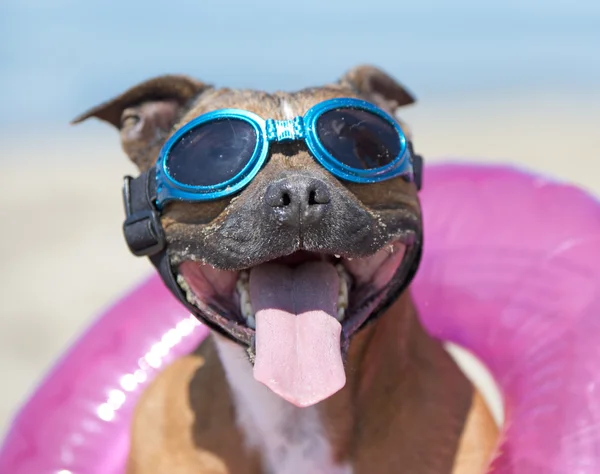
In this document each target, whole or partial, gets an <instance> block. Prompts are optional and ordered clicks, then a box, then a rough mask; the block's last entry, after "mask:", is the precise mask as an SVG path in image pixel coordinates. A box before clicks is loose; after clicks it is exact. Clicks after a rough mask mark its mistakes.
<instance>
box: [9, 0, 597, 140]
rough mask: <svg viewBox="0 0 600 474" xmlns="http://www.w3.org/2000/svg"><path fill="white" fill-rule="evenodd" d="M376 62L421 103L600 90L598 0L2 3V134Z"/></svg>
mask: <svg viewBox="0 0 600 474" xmlns="http://www.w3.org/2000/svg"><path fill="white" fill-rule="evenodd" d="M359 63H371V64H375V65H378V66H380V67H382V68H384V69H385V70H387V71H388V72H390V73H391V74H392V75H394V76H395V77H397V78H398V79H399V80H400V81H401V82H403V83H404V84H405V85H407V86H408V88H409V89H410V90H413V91H417V92H418V93H417V96H418V97H419V99H421V100H422V99H423V98H427V99H428V100H438V101H449V100H454V101H457V100H458V101H460V100H463V99H465V98H472V97H486V96H490V95H496V96H503V95H506V96H513V95H515V94H517V95H518V94H522V95H527V94H530V93H546V94H564V95H569V94H580V95H585V94H588V93H590V92H598V90H599V89H600V1H598V0H581V1H567V0H505V1H503V2H494V1H486V2H483V1H481V0H457V1H444V0H418V1H413V2H406V1H399V0H368V1H362V0H361V1H357V0H297V1H296V2H282V1H277V0H264V1H259V0H254V1H249V0H219V1H216V0H195V1H191V0H177V1H173V0H171V1H168V2H167V1H151V0H146V1H142V0H127V1H124V0H102V1H97V0H86V1H81V0H0V104H1V105H0V130H4V131H5V132H6V131H10V130H12V129H15V128H19V129H22V127H24V126H31V125H33V124H42V125H51V124H53V123H66V122H68V121H69V120H70V119H71V118H73V117H74V116H75V115H77V114H79V113H80V112H82V111H83V110H85V109H87V108H88V107H90V106H92V105H96V104H97V103H99V102H102V101H104V100H106V99H108V98H110V97H111V96H113V95H116V94H118V93H120V92H122V91H123V90H124V89H126V88H128V87H130V86H132V85H134V84H135V83H137V82H139V81H142V80H144V79H147V78H149V77H151V76H155V75H159V74H164V73H184V74H189V75H192V76H195V77H197V78H198V79H201V80H203V81H205V82H209V83H213V84H217V85H227V86H231V87H249V88H260V89H266V90H276V89H282V90H293V89H296V88H300V87H305V86H309V85H313V84H321V83H324V82H329V81H333V80H336V79H337V78H338V77H339V76H340V75H342V74H343V73H344V72H345V71H346V70H347V69H349V68H351V67H352V66H354V65H356V64H359Z"/></svg>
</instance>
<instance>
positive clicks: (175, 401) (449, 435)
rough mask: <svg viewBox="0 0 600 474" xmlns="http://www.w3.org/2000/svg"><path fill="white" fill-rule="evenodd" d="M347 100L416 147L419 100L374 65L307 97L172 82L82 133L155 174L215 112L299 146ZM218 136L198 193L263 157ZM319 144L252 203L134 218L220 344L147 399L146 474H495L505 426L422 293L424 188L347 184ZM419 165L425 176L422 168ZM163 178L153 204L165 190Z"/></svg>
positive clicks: (221, 199)
mask: <svg viewBox="0 0 600 474" xmlns="http://www.w3.org/2000/svg"><path fill="white" fill-rule="evenodd" d="M337 99H343V100H347V99H354V100H360V101H364V102H366V103H368V104H372V105H373V106H375V107H377V108H378V110H382V111H384V112H385V113H387V114H388V115H389V117H392V119H393V120H395V121H396V123H397V124H398V125H399V127H400V128H401V129H402V130H403V132H404V134H405V137H406V140H407V141H408V142H410V138H411V137H410V133H409V132H408V129H407V127H406V124H404V123H403V122H401V121H400V119H399V118H398V111H399V109H400V108H402V107H404V106H407V105H409V104H412V103H413V102H415V99H414V97H413V95H412V94H411V93H410V92H409V91H408V90H407V89H406V88H405V87H404V86H402V85H401V84H400V83H398V82H397V81H396V80H395V79H394V78H393V77H391V76H390V75H388V74H387V73H386V72H384V71H382V70H381V69H379V68H376V67H373V66H358V67H355V68H354V69H352V70H350V71H349V72H347V73H346V74H344V75H343V76H342V77H341V78H340V79H339V80H338V81H336V82H334V83H331V84H327V85H324V86H322V87H312V88H307V89H303V90H300V91H298V92H295V93H284V92H275V93H266V92H261V91H255V90H234V89H227V88H217V87H214V86H212V85H208V84H205V83H203V82H200V81H197V80H195V79H192V78H190V77H186V76H177V75H167V76H161V77H157V78H154V79H150V80H148V81H146V82H143V83H141V84H139V85H137V86H135V87H133V88H131V89H129V90H127V91H126V92H124V93H123V94H121V95H119V96H118V97H116V98H114V99H112V100H109V101H108V102H105V103H103V104H101V105H99V106H97V107H94V108H93V109H91V110H89V111H88V112H86V113H84V114H83V115H81V116H80V117H78V118H77V119H76V120H75V121H74V122H76V123H77V122H81V121H83V120H86V119H88V118H91V117H96V118H98V119H101V120H104V121H106V122H108V123H110V124H111V125H113V126H114V127H116V128H117V129H118V130H119V131H120V137H121V143H122V147H123V150H124V151H125V153H126V154H127V155H128V157H129V158H130V159H131V160H132V161H133V163H135V165H137V168H139V170H140V172H141V173H142V174H144V173H146V174H148V173H150V172H151V170H153V169H154V168H155V167H156V163H157V160H158V159H160V158H159V157H160V156H162V154H163V153H164V147H165V144H166V143H167V142H168V140H170V139H172V137H173V136H174V135H175V134H177V133H180V134H181V133H182V130H184V129H185V127H186V126H188V124H190V123H192V122H194V120H197V119H198V118H199V117H206V116H207V115H206V114H210V113H214V112H215V111H222V110H231V109H235V110H242V111H247V112H250V113H251V114H255V115H256V116H259V117H262V118H264V119H265V120H266V119H272V122H271V124H275V125H272V126H275V129H276V134H277V136H278V137H279V135H281V136H282V137H284V136H285V133H288V132H289V133H292V134H293V133H296V132H290V130H291V128H290V127H292V125H290V124H292V123H296V122H293V120H295V118H296V117H303V116H305V114H307V112H309V111H310V110H312V108H313V107H315V106H316V104H321V103H331V102H327V101H332V100H334V101H335V100H337ZM311 113H312V112H311ZM309 115H310V114H309ZM220 123H225V124H227V123H228V122H227V121H225V122H220ZM335 123H337V122H335ZM335 123H334V122H331V123H329V122H327V123H326V126H327V127H329V129H328V133H330V134H331V135H330V136H329V138H327V137H325V138H327V139H331V140H341V139H340V138H339V137H340V136H342V134H343V133H345V132H344V130H345V129H344V128H343V127H342V128H339V127H338V128H335V127H336V126H337V125H335ZM355 125H356V126H358V127H359V128H360V126H361V125H360V123H358V122H357V123H356V124H355ZM355 125H352V126H350V127H349V128H350V132H349V133H354V132H355V131H356V130H357V129H356V127H355ZM223 126H229V125H223ZM237 126H238V125H236V127H237ZM286 127H287V128H286ZM352 127H355V128H354V131H353V129H352ZM243 128H244V126H241V125H240V129H243ZM275 129H274V130H275ZM340 130H341V131H340ZM209 132H210V133H212V132H211V130H210V129H206V130H205V131H202V132H201V133H204V134H205V135H206V137H204V138H202V140H205V141H204V142H202V144H203V145H202V148H194V150H195V152H194V153H196V154H195V155H194V154H193V156H192V155H190V156H192V158H191V159H192V160H196V161H194V166H195V168H193V169H194V170H196V169H197V170H199V171H198V172H197V173H196V171H194V173H196V174H198V176H197V179H198V180H199V181H198V182H200V181H202V180H205V179H208V178H207V177H209V176H211V175H212V174H214V173H215V171H214V170H213V169H212V168H210V167H211V166H217V164H214V165H213V163H217V162H216V161H215V160H217V158H216V157H215V156H216V154H219V157H221V156H222V155H221V154H220V153H230V152H228V151H225V152H223V150H226V149H227V147H230V146H234V145H235V146H238V145H239V146H240V147H244V146H247V143H249V142H248V140H249V139H248V136H250V135H243V136H241V135H242V132H240V130H236V129H235V127H233V126H231V130H230V131H227V132H225V131H221V132H219V133H229V135H227V136H232V137H235V143H233V141H234V139H233V138H232V139H231V140H229V141H231V142H232V143H229V141H228V140H219V139H217V140H213V141H210V139H209V138H207V137H208V135H209V134H210V133H209ZM379 132H381V130H379V129H378V133H379ZM186 133H187V132H186ZM215 133H216V132H215ZM243 133H246V132H245V131H244V132H243ZM273 133H275V132H273ZM358 133H363V132H358ZM365 133H366V132H365ZM232 134H233V135H232ZM363 135H364V134H363ZM181 136H182V137H184V138H182V140H186V138H185V133H184V134H183V135H181ZM223 136H225V135H223ZM218 137H219V135H217V138H218ZM288 138H289V136H288ZM325 138H323V137H321V139H322V140H323V141H325ZM190 140H191V141H193V140H194V138H190ZM252 140H254V139H250V141H252ZM360 140H362V141H361V142H360V143H359V145H360V146H363V145H364V146H366V147H367V148H368V147H369V146H371V145H372V142H368V140H371V139H370V138H364V137H363V138H360ZM238 142H239V143H238ZM363 142H364V143H363ZM199 143H200V142H199ZM252 143H254V142H252ZM307 143H308V141H307V142H303V141H302V140H279V141H274V142H272V143H271V144H270V146H269V148H268V153H267V155H266V156H265V157H264V164H262V165H261V167H260V169H258V170H257V171H256V175H255V176H253V177H252V179H251V180H249V182H248V183H246V184H245V185H244V186H243V187H241V188H240V189H239V190H237V191H236V192H231V193H230V194H226V195H222V196H221V195H219V196H217V197H215V198H214V199H209V198H204V197H203V198H202V199H203V200H199V201H198V200H196V201H194V200H188V199H171V200H169V201H168V202H165V204H164V206H163V207H162V208H161V209H160V212H157V211H156V209H154V207H153V206H154V204H153V202H154V199H155V196H154V195H152V196H151V197H150V198H148V195H147V194H146V195H145V196H146V198H148V199H149V202H150V201H151V202H150V204H149V206H150V207H151V208H152V209H153V210H152V211H151V212H150V214H143V216H146V217H147V216H148V215H153V216H154V221H152V220H151V219H150V220H143V219H145V217H144V218H143V219H142V218H139V219H138V218H131V216H134V214H135V212H133V211H131V209H130V211H131V212H129V211H128V212H129V214H128V215H129V222H127V221H126V226H127V225H128V226H129V227H128V229H130V230H131V229H133V228H134V226H135V225H137V224H140V222H141V224H143V225H142V227H143V229H142V227H139V228H137V230H135V232H134V234H135V235H134V236H133V237H131V236H130V241H132V240H133V241H136V242H138V244H139V241H140V239H141V240H144V239H145V237H144V238H142V237H140V235H141V234H140V232H142V233H143V232H145V233H146V234H144V235H146V236H148V235H149V236H150V237H151V238H150V240H152V242H150V243H149V244H148V245H147V246H146V247H147V248H150V247H152V248H153V249H154V250H153V251H154V252H155V254H154V257H151V259H152V258H153V259H154V260H153V263H154V264H155V265H156V266H157V268H158V269H159V271H160V272H161V275H162V276H163V279H165V282H166V283H167V284H168V286H169V287H170V288H171V290H172V291H173V292H174V294H176V296H178V297H179V298H180V299H181V300H182V302H183V303H184V304H186V305H187V306H188V307H189V308H191V310H192V311H193V312H194V314H196V315H197V316H198V317H199V318H200V319H201V320H202V321H203V322H205V323H206V324H208V325H209V327H210V328H211V329H212V332H211V336H210V337H209V338H207V340H206V341H205V342H203V343H202V344H201V345H200V346H199V347H198V348H197V350H196V351H195V352H194V353H193V354H190V355H188V356H186V357H183V358H181V359H179V360H177V361H175V362H174V363H173V364H171V365H170V366H169V367H167V368H165V369H164V370H163V371H162V372H161V373H160V374H159V375H158V376H157V378H156V379H155V380H154V381H153V382H152V384H151V385H150V386H149V387H148V388H147V389H146V390H145V392H144V393H143V395H142V396H141V399H140V400H139V402H138V404H137V407H136V410H135V414H134V419H133V422H132V428H131V447H130V453H129V459H128V466H127V472H128V473H129V474H225V473H229V474H259V473H274V474H296V473H298V474H300V473H301V474H308V473H310V474H318V473H323V474H325V473H327V474H333V473H335V474H342V473H343V474H384V473H394V474H398V473H408V474H433V473H435V474H442V473H448V474H450V473H451V474H476V473H482V472H484V471H485V469H486V466H487V465H488V463H489V461H490V456H491V454H492V453H493V449H494V447H495V444H496V441H497V437H498V429H497V426H496V424H495V422H494V421H493V419H492V417H491V414H490V412H489V410H488V407H487V405H486V403H485V401H484V400H483V398H482V396H481V394H480V393H479V392H478V391H477V389H476V388H475V387H474V386H473V385H472V384H471V383H470V382H469V380H468V379H467V378H466V377H465V375H464V374H463V373H462V372H461V370H460V369H459V367H458V366H457V365H456V363H455V362H454V360H453V359H452V358H451V357H450V356H449V354H448V353H447V352H446V351H445V350H444V347H443V344H442V342H441V341H439V340H436V339H434V338H432V337H431V336H429V335H428V334H427V332H426V331H425V330H424V329H423V327H422V326H421V324H420V322H419V317H418V314H417V312H416V310H415V305H414V304H413V301H412V299H411V295H410V285H409V283H410V280H411V278H412V275H413V274H414V272H415V271H416V268H417V266H418V261H419V258H420V253H421V247H422V220H421V209H420V204H419V199H418V184H419V183H418V182H417V180H415V179H410V178H409V179H407V178H406V176H395V177H392V178H389V179H384V180H380V181H377V180H371V181H370V182H368V180H365V182H356V181H352V180H348V179H340V178H339V176H336V175H335V173H334V172H330V171H331V170H330V169H328V168H327V166H324V165H323V163H325V162H324V161H322V162H320V161H319V160H317V159H315V153H314V152H313V151H311V149H310V146H308V145H307ZM185 146H187V145H185ZM248 146H249V145H248ZM255 146H256V145H255ZM336 146H337V145H336ZM376 146H379V145H376ZM409 148H410V146H409ZM240 149H241V148H240ZM171 150H172V148H171ZM236 150H237V148H236ZM354 152H356V150H354V151H353V153H354ZM235 153H238V152H237V151H236V152H235ZM235 153H234V154H233V155H231V156H232V158H231V159H234V160H235V159H236V158H235V156H237V155H235ZM240 153H241V152H240ZM356 153H363V151H360V150H359V152H356ZM365 153H366V152H365ZM325 155H326V153H324V156H325ZM177 156H181V158H180V159H181V160H184V159H187V158H185V157H186V156H187V155H185V153H183V154H181V155H177ZM227 156H230V155H227ZM361 156H362V155H361ZM178 159H179V158H178ZM202 160H204V161H202ZM410 160H412V161H411V162H412V164H413V167H416V163H415V161H414V153H413V154H412V155H411V157H410ZM234 164H235V163H234ZM169 166H171V167H173V168H175V166H176V165H175V164H171V165H169ZM186 166H187V165H186ZM219 166H220V165H219ZM232 166H233V165H232ZM336 166H337V165H336ZM189 169H191V168H189ZM336 169H337V172H339V173H341V172H342V171H339V169H338V168H336ZM340 169H341V168H340ZM173 173H175V171H173ZM144 176H145V175H144ZM148 176H150V177H149V178H148V179H147V181H145V182H144V183H145V184H144V183H143V185H142V188H143V187H144V186H146V185H148V183H150V185H152V183H153V182H154V180H155V179H156V177H155V175H154V174H149V175H148ZM194 179H196V178H194ZM130 184H131V183H130ZM126 188H127V190H126V193H125V195H126V205H127V199H128V197H127V196H129V193H130V192H131V191H130V190H129V188H128V187H127V186H126ZM159 188H160V186H159ZM140 189H141V188H140ZM207 189H208V188H207ZM160 192H161V191H160V189H159V191H158V193H159V194H160ZM219 192H222V193H227V192H229V191H227V188H223V190H221V191H219ZM138 194H139V193H138ZM141 194H144V192H141ZM150 194H152V193H150ZM144 205H145V204H144ZM134 207H135V206H134ZM135 215H137V214H135ZM140 215H141V214H140ZM143 216H142V217H143ZM140 219H142V220H140ZM148 225H150V227H148ZM152 226H155V227H152ZM140 229H142V230H140ZM148 229H150V230H151V232H149V233H148ZM132 232H133V231H132ZM136 239H137V240H136ZM153 239H155V240H156V242H154V240H153ZM130 247H131V244H130ZM134 247H135V245H134ZM138 247H139V246H138ZM142 247H143V245H142ZM157 249H162V250H160V252H159V250H157ZM134 253H135V251H134ZM150 253H152V252H150V251H146V250H143V251H140V252H138V254H139V255H149V254H150ZM156 255H161V257H160V258H157V257H156ZM165 275H168V276H165ZM292 300H293V304H292V303H291V301H292ZM291 306H293V308H291ZM274 308H275V309H274Z"/></svg>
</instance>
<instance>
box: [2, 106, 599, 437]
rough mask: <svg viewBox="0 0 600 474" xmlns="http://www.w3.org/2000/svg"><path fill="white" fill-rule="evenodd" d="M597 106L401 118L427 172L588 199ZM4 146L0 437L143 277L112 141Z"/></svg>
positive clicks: (462, 109)
mask: <svg viewBox="0 0 600 474" xmlns="http://www.w3.org/2000/svg"><path fill="white" fill-rule="evenodd" d="M599 103H600V101H599V100H598V98H590V99H586V100H565V99H563V98H557V97H527V98H519V97H512V98H496V99H494V100H486V101H483V100H475V99H474V100H473V101H471V103H460V104H457V103H452V102H448V103H447V104H445V105H436V106H435V107H433V106H427V105H422V106H419V107H415V108H413V109H409V110H407V112H406V113H405V114H403V116H404V117H405V118H406V120H408V122H409V123H410V125H411V128H412V130H413V133H414V135H415V140H416V147H417V150H418V151H419V152H420V153H421V154H423V155H424V156H425V157H426V159H427V161H428V162H434V161H440V160H453V159H456V157H461V159H462V160H464V159H471V160H475V159H477V160H478V161H486V162H505V163H515V164H519V165H520V166H524V167H527V168H530V169H533V170H538V171H540V172H543V173H546V174H550V175H553V176H557V177H559V178H562V179H565V180H568V181H571V182H573V183H575V184H578V185H581V186H583V187H585V188H587V189H589V190H590V191H591V192H594V193H596V194H598V195H600V160H599V159H598V158H599V156H598V150H599V149H600V138H598V137H600V134H599V133H598V131H597V128H598V125H600V107H598V104H599ZM7 140H8V146H7V147H5V148H4V151H3V153H2V157H1V160H2V161H1V162H2V173H1V174H0V184H1V186H0V198H1V202H2V203H3V205H2V207H1V208H0V222H2V233H0V261H1V262H2V273H1V276H0V297H1V301H2V314H1V318H0V361H1V362H0V374H1V376H2V379H3V381H4V382H3V383H2V384H1V386H2V390H1V392H0V436H1V435H2V434H3V433H4V432H5V430H6V429H7V427H8V424H9V422H10V419H11V417H12V416H13V414H14V413H15V410H16V409H17V408H18V407H19V406H20V405H21V403H23V402H24V401H25V400H26V397H27V395H28V394H29V393H30V392H31V391H32V390H33V389H34V388H35V386H36V384H37V383H38V382H39V381H40V378H41V377H42V376H43V374H44V373H45V372H46V370H47V369H48V368H49V367H50V366H51V365H52V364H53V363H54V361H55V360H56V358H57V357H58V356H59V355H60V354H61V353H62V352H63V351H64V350H65V349H66V348H67V347H68V346H69V344H70V343H71V342H72V341H74V340H75V338H76V337H77V335H78V334H80V332H81V331H82V330H83V329H84V328H85V327H86V326H87V325H88V324H89V323H90V321H91V319H92V318H93V317H94V315H95V314H97V313H98V311H100V310H101V309H102V308H104V307H105V306H106V305H108V304H109V303H110V302H111V301H114V299H115V298H117V297H118V296H119V295H120V294H123V293H124V292H126V291H127V289H128V288H130V287H131V286H132V285H133V284H135V282H137V281H139V280H140V279H141V278H142V277H143V276H144V275H146V274H149V273H150V272H151V271H152V269H151V267H150V265H149V263H147V262H146V261H145V260H144V259H138V258H134V257H133V256H132V255H130V254H129V253H128V251H127V249H126V246H125V243H124V241H123V239H122V236H121V223H122V219H123V211H122V203H121V196H120V185H121V177H122V175H123V174H125V173H129V172H132V171H133V168H132V166H131V165H130V164H129V163H128V162H127V160H126V158H125V157H124V155H123V154H122V153H121V152H120V149H119V147H118V144H117V137H116V134H114V133H113V132H112V131H111V130H109V129H108V127H106V128H105V127H101V126H93V125H90V126H87V128H85V127H83V128H77V129H75V128H73V129H69V128H66V127H65V128H63V129H60V128H59V129H58V130H57V131H56V133H54V132H52V133H45V134H40V135H35V136H27V137H25V139H23V140H19V137H16V136H12V137H9V139H7ZM482 157H484V158H482ZM496 403H497V402H496Z"/></svg>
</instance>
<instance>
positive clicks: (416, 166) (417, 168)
mask: <svg viewBox="0 0 600 474" xmlns="http://www.w3.org/2000/svg"><path fill="white" fill-rule="evenodd" d="M408 151H409V152H410V159H411V162H412V167H413V175H414V179H415V185H416V186H417V191H420V190H421V187H423V157H422V156H420V155H417V154H416V153H415V151H414V148H413V144H412V142H410V141H409V142H408Z"/></svg>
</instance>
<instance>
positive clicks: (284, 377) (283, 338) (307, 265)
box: [178, 241, 409, 406]
mask: <svg viewBox="0 0 600 474" xmlns="http://www.w3.org/2000/svg"><path fill="white" fill-rule="evenodd" d="M408 245H409V243H406V242H402V241H395V242H392V243H390V244H388V245H386V246H385V247H384V248H382V249H381V250H379V251H378V252H377V253H375V254H373V255H372V256H369V257H361V258H351V257H346V256H344V257H342V256H339V255H329V254H325V253H316V252H307V251H297V252H294V253H292V254H290V255H287V256H283V257H279V258H275V259H273V260H270V261H268V262H264V263H259V264H257V265H255V266H252V267H249V268H244V269H241V270H239V271H225V270H218V269H215V268H214V267H211V266H209V265H206V264H203V263H200V262H196V261H193V260H186V261H184V262H183V263H181V264H180V265H179V274H178V283H179V285H180V286H181V288H182V289H184V291H185V292H186V297H187V299H188V301H189V302H190V303H192V304H193V305H194V306H196V307H197V308H198V309H199V310H200V311H201V312H202V313H203V315H204V316H205V317H207V318H208V319H210V320H211V321H212V322H214V323H215V324H218V325H219V326H221V327H223V328H225V329H226V330H227V331H228V332H229V333H230V334H233V335H234V336H235V337H236V338H237V339H239V340H240V341H242V342H245V343H247V344H248V345H249V346H250V347H251V348H252V349H253V352H254V354H255V360H254V369H253V370H254V377H255V379H257V380H258V381H260V382H262V383H264V384H265V385H267V386H268V387H269V388H270V389H271V390H273V391H274V392H275V393H277V394H278V395H280V396H282V397H283V398H284V399H286V400H288V401H290V402H291V403H294V404H295V405H297V406H309V405H312V404H314V403H317V402H319V401H321V400H323V399H325V398H327V397H329V396H330V395H332V394H333V393H335V392H337V391H338V390H340V389H341V388H342V387H343V386H344V384H345V372H344V367H343V348H344V346H345V344H347V341H348V339H349V337H350V336H351V335H352V334H353V333H354V332H355V331H356V330H357V329H358V328H359V327H360V326H361V325H362V324H363V323H364V322H365V321H366V320H367V319H368V317H369V315H370V314H371V313H372V312H373V310H374V309H375V308H376V307H377V305H378V304H379V303H380V302H381V300H382V299H383V298H384V297H385V295H386V293H387V289H388V287H389V284H390V282H391V281H392V279H393V277H394V275H395V274H396V272H397V270H398V268H399V266H400V265H401V263H402V261H403V257H404V255H405V253H406V250H407V248H408Z"/></svg>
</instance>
